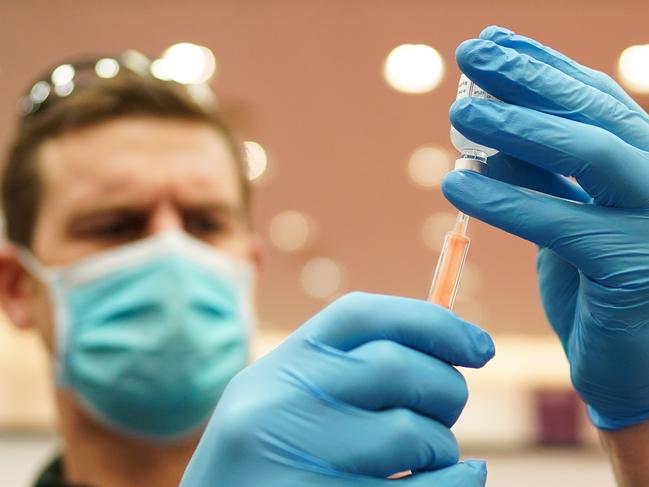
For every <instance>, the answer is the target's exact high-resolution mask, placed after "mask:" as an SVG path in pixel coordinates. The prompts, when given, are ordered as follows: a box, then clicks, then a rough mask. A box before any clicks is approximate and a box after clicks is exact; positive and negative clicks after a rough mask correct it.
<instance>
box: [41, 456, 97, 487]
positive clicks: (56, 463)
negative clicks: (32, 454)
mask: <svg viewBox="0 0 649 487" xmlns="http://www.w3.org/2000/svg"><path fill="white" fill-rule="evenodd" d="M63 476H64V475H63V462H62V461H61V457H56V458H55V459H54V460H52V462H50V464H49V465H48V466H47V467H45V469H44V470H43V471H42V472H41V474H40V475H39V476H38V478H37V479H36V483H35V484H34V487H90V486H83V485H79V484H70V483H68V482H66V481H65V480H64V478H63Z"/></svg>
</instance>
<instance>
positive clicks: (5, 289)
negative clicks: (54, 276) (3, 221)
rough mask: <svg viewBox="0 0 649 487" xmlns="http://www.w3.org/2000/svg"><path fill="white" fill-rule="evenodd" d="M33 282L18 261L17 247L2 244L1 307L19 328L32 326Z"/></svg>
mask: <svg viewBox="0 0 649 487" xmlns="http://www.w3.org/2000/svg"><path fill="white" fill-rule="evenodd" d="M32 295H33V281H32V279H31V277H30V275H29V274H28V273H27V271H26V270H25V269H24V268H23V266H22V265H21V264H20V262H19V260H18V251H17V249H16V247H15V246H14V245H13V244H11V243H8V242H6V241H4V242H0V305H1V306H2V309H4V311H5V313H6V314H7V316H8V318H9V320H10V321H11V322H12V323H14V324H15V325H16V326H18V327H19V328H28V327H30V326H31V325H32V313H31V305H30V298H31V296H32Z"/></svg>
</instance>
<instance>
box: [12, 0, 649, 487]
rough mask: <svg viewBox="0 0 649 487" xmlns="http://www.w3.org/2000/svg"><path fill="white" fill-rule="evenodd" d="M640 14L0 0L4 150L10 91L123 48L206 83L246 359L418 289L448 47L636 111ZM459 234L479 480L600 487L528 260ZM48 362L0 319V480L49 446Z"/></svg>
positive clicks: (35, 464)
mask: <svg viewBox="0 0 649 487" xmlns="http://www.w3.org/2000/svg"><path fill="white" fill-rule="evenodd" d="M648 16H649V4H648V3H647V2H646V1H644V0H624V1H621V2H609V1H605V0H573V1H571V2H565V1H563V0H544V1H542V2H520V1H516V2H515V1H513V0H511V1H510V0H499V1H490V2H478V1H474V0H470V1H463V2H447V1H430V0H399V1H397V0H352V1H350V0H214V1H209V2H208V1H199V0H183V1H182V2H181V1H177V0H156V1H152V0H139V1H137V2H134V1H126V0H113V1H111V2H88V1H58V2H45V1H36V0H22V1H21V2H12V1H3V2H0V41H1V42H0V87H1V88H2V92H1V93H2V96H0V114H1V116H0V149H1V150H2V151H3V152H4V151H5V150H6V144H7V142H8V140H9V138H10V136H11V134H12V133H13V130H14V123H15V120H16V113H17V107H18V103H19V100H20V97H21V96H22V95H23V94H24V93H25V92H26V91H28V90H29V88H30V86H31V84H32V83H33V82H34V81H35V80H37V79H38V78H39V76H40V75H41V74H42V73H43V72H45V71H47V70H48V69H51V68H52V67H53V66H55V65H57V64H59V63H63V62H65V61H66V60H70V59H76V58H79V57H83V56H85V55H89V56H97V55H107V56H109V55H114V54H118V53H121V52H123V51H126V50H128V49H137V50H139V51H141V52H142V53H144V54H145V55H147V56H149V57H150V58H152V59H155V58H161V59H162V61H161V62H160V63H158V67H160V68H161V71H160V72H161V73H163V74H162V75H164V76H171V75H170V74H169V73H170V72H171V71H173V70H174V69H176V70H180V72H183V70H185V71H184V72H185V74H187V73H190V74H189V75H188V76H189V77H188V78H187V80H186V81H187V82H190V83H192V82H195V81H204V80H207V82H208V83H209V84H210V85H211V86H212V87H213V89H214V90H215V93H216V97H217V102H218V104H219V106H220V107H221V109H222V110H223V112H224V113H226V114H227V115H228V116H229V118H230V119H231V121H232V122H233V124H234V125H235V127H236V128H237V130H238V132H239V133H240V134H241V136H242V138H243V139H244V140H246V141H247V142H246V147H247V150H248V155H249V158H250V161H251V172H250V175H251V178H253V179H254V186H255V192H256V195H255V224H256V228H257V230H258V232H259V234H260V235H261V236H262V238H263V240H264V243H265V254H266V255H265V263H264V270H263V276H262V279H261V290H260V316H261V330H260V334H259V337H258V342H257V344H256V347H257V354H261V353H264V352H265V351H268V350H269V349H271V348H272V347H273V346H274V345H275V344H276V343H277V342H278V341H279V340H281V338H282V337H284V336H285V335H286V334H287V333H289V332H290V331H291V330H293V329H295V328H296V327H297V326H299V324H300V323H302V322H303V321H304V320H305V319H307V318H308V317H309V316H311V315H312V314H313V313H315V312H316V311H318V310H319V309H320V308H322V307H323V306H324V305H326V304H327V302H329V301H330V300H332V299H335V297H336V296H339V295H340V294H342V293H345V292H347V291H349V290H366V291H371V292H378V293H387V294H397V295H404V296H411V297H417V298H421V297H425V295H426V292H427V288H428V285H429V282H430V278H431V275H432V271H433V267H434V265H435V262H436V260H437V257H438V253H439V248H440V244H441V241H442V239H443V235H444V232H446V230H447V229H448V228H449V227H450V225H451V223H450V222H452V218H453V208H452V207H451V206H450V205H449V204H448V203H447V202H446V201H445V200H444V198H443V197H442V195H441V192H440V189H439V184H440V181H441V179H442V177H443V175H444V174H445V173H446V172H447V171H448V170H449V169H450V168H451V167H452V164H453V161H454V159H455V157H456V154H455V152H454V149H453V148H452V146H451V145H450V142H449V137H448V133H449V124H448V119H447V110H448V107H449V105H450V103H451V102H452V100H453V99H454V98H455V92H456V89H457V81H458V77H459V71H458V69H457V67H456V65H455V62H454V50H455V47H456V46H457V45H458V44H459V43H460V42H461V41H462V40H464V39H467V38H470V37H474V36H476V35H477V34H478V33H479V32H480V30H481V29H482V28H484V27H485V26H487V25H489V24H493V23H496V24H499V25H503V26H507V27H509V28H511V29H513V30H515V31H517V32H519V33H523V34H526V35H528V36H531V37H534V38H536V39H538V40H540V41H541V42H543V43H545V44H549V45H551V46H553V47H555V48H556V49H558V50H560V51H562V52H564V53H566V54H568V55H569V56H571V57H573V58H575V59H577V60H578V61H580V62H581V63H583V64H586V65H589V66H591V67H594V68H597V69H600V70H602V71H605V72H607V73H609V74H611V75H612V76H614V77H615V78H617V79H618V80H620V81H621V82H622V83H623V84H624V85H625V86H626V87H627V89H629V91H630V92H632V94H633V95H634V96H635V97H636V99H637V100H638V101H640V102H641V103H642V104H643V105H644V106H647V105H649V95H647V94H646V93H645V92H647V91H649V53H648V51H649V47H647V46H644V45H645V44H647V43H649V33H647V29H646V19H647V18H648ZM179 43H183V44H179ZM186 43H193V44H196V45H198V46H204V47H206V48H207V49H204V48H200V47H196V46H192V45H188V44H186ZM172 46H173V47H172ZM188 59H193V60H194V61H192V62H194V65H191V63H189V64H187V63H188V62H189V61H187V60H188ZM174 63H176V64H174ZM178 63H180V64H178ZM183 63H185V64H183ZM162 68H164V69H166V70H167V71H164V69H162ZM169 70H171V71H169ZM163 71H164V72H163ZM165 73H166V74H165ZM470 234H471V237H472V241H473V243H472V247H471V250H470V252H469V260H468V263H467V267H466V270H465V276H464V280H463V283H462V286H461V288H460V291H459V297H458V301H457V303H456V308H455V310H456V311H457V313H458V314H460V315H461V316H463V317H465V318H467V319H468V320H471V321H473V322H476V323H478V324H480V325H481V326H483V327H484V328H486V329H487V330H488V331H490V332H491V333H493V334H494V336H495V339H496V346H497V349H498V355H497V358H496V359H495V360H494V361H493V362H492V363H491V364H490V365H489V366H488V367H487V368H485V369H484V370H482V371H480V372H478V373H476V372H473V371H467V375H468V380H469V383H470V387H471V394H472V395H471V399H470V402H469V406H468V408H467V411H466V414H465V416H464V417H463V418H462V419H461V421H460V422H459V423H458V426H457V427H456V433H457V435H458V437H459V439H460V442H461V444H462V445H463V449H464V452H465V454H466V455H469V456H482V457H486V458H487V459H489V460H490V462H491V463H490V472H491V473H490V485H498V486H509V485H512V486H514V485H522V484H523V483H524V484H525V485H526V486H535V485H539V486H540V485H547V484H548V482H555V483H557V484H558V485H568V483H569V482H577V481H579V483H580V484H583V485H590V486H612V485H613V480H612V476H611V474H610V473H609V469H608V466H607V464H606V461H605V460H604V457H603V456H602V454H601V453H600V451H599V447H598V446H597V440H596V434H595V432H594V431H593V430H592V429H591V428H590V427H589V426H588V423H587V420H586V419H585V417H584V413H583V408H582V406H581V404H580V403H579V402H578V400H577V398H576V397H575V396H574V394H572V392H571V390H570V387H569V383H568V371H567V366H566V363H565V361H564V359H563V356H562V351H561V349H560V347H559V345H558V342H557V341H555V339H554V337H553V336H551V334H550V332H549V327H548V325H547V323H546V320H545V317H544V315H543V312H542V309H541V306H540V302H539V299H538V294H537V289H536V282H535V271H534V253H535V249H534V248H533V246H532V245H530V244H528V243H526V242H522V241H519V240H517V239H515V238H514V237H510V236H507V235H505V234H503V233H501V232H499V231H496V230H494V229H491V228H489V227H487V226H486V225H484V224H481V223H479V222H472V224H471V228H470ZM46 362H47V361H46V357H45V356H44V353H43V350H42V349H41V348H40V345H39V343H38V341H37V340H36V338H35V336H33V335H31V334H30V333H29V332H18V331H16V330H14V329H13V328H12V327H11V325H10V324H8V323H6V320H3V322H2V323H0V483H1V484H2V485H12V486H13V485H15V486H22V485H28V484H29V481H30V479H31V478H32V477H33V475H34V472H35V471H36V470H38V468H39V467H40V466H41V464H42V463H43V462H44V461H45V460H46V459H47V458H48V457H49V456H50V455H51V454H52V452H53V451H55V449H56V448H57V438H56V435H55V434H54V428H55V422H56V418H55V414H54V411H53V408H52V403H51V397H50V390H49V389H48V387H49V386H48V383H49V382H48V381H49V379H48V374H49V371H48V370H47V365H46ZM530 479H531V480H530ZM535 481H537V482H538V483H534V482H535Z"/></svg>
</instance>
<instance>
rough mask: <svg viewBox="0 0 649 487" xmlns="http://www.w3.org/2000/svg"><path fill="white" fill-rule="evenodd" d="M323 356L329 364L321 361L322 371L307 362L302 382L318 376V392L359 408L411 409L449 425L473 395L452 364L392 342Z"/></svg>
mask: <svg viewBox="0 0 649 487" xmlns="http://www.w3.org/2000/svg"><path fill="white" fill-rule="evenodd" d="M324 360H325V361H328V362H329V363H327V364H324V363H323V362H322V361H320V364H319V368H318V370H311V368H312V367H311V366H310V365H308V364H305V366H304V369H303V370H302V371H301V372H300V374H303V377H302V379H303V381H304V382H306V380H307V379H306V378H307V377H312V376H313V374H318V377H319V379H318V381H317V384H318V386H317V387H318V390H317V395H318V396H323V395H328V396H330V397H332V398H335V400H336V401H341V402H344V403H345V404H348V405H351V406H354V407H357V408H360V409H364V410H371V411H383V410H386V409H393V408H408V409H410V410H412V411H415V412H417V413H418V414H421V415H423V416H427V417H429V418H432V419H435V420H437V421H439V422H440V423H442V424H444V425H446V426H448V427H450V426H452V425H453V424H454V423H455V421H457V418H458V417H459V416H460V413H461V412H462V409H463V408H464V406H465V404H466V401H467V398H468V390H467V386H466V381H465V380H464V377H462V374H460V373H459V372H458V371H457V370H455V369H454V368H453V367H452V366H450V365H448V364H447V363H446V362H442V361H441V360H439V359H436V358H434V357H430V356H428V355H426V354H424V353H421V352H418V351H417V350H412V349H411V348H408V347H404V346H403V345H399V344H398V343H394V342H391V341H387V340H376V341H372V342H369V343H366V344H364V345H361V346H360V347H358V348H355V349H353V350H351V351H349V352H347V353H346V354H344V355H341V356H339V357H338V358H337V359H324ZM323 366H324V367H323ZM311 383H312V384H313V383H315V382H314V381H311ZM310 387H311V388H312V389H314V388H315V386H310Z"/></svg>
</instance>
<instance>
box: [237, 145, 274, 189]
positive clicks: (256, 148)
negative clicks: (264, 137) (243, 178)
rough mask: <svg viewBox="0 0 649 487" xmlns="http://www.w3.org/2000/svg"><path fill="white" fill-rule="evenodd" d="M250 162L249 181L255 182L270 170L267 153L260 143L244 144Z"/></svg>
mask: <svg viewBox="0 0 649 487" xmlns="http://www.w3.org/2000/svg"><path fill="white" fill-rule="evenodd" d="M243 148H244V150H245V151H246V160H247V161H248V179H250V180H251V181H255V180H257V179H259V178H260V177H261V176H262V175H263V174H264V173H265V172H266V169H267V168H268V156H267V155H266V151H265V150H264V148H263V147H262V146H261V144H259V143H258V142H254V141H252V140H246V141H245V142H244V143H243Z"/></svg>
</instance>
